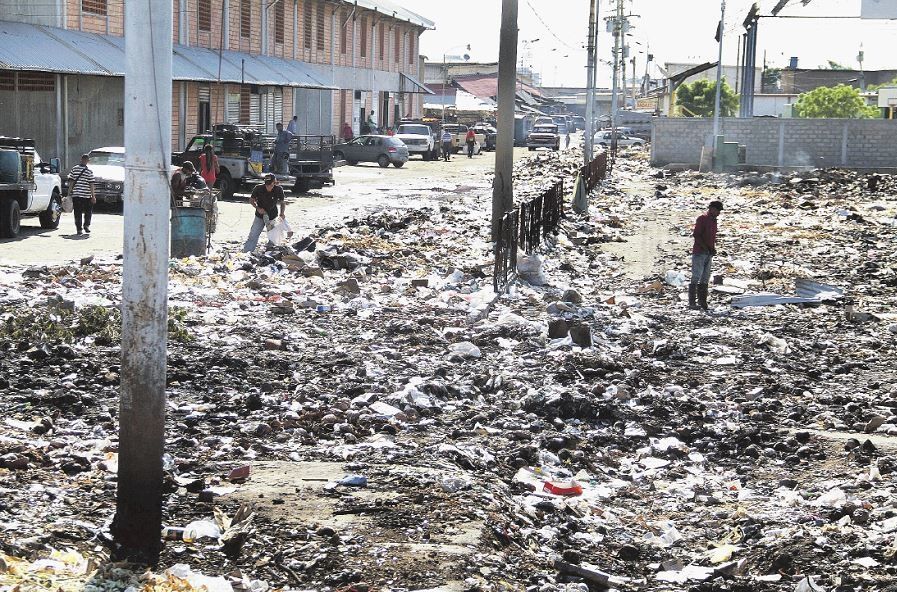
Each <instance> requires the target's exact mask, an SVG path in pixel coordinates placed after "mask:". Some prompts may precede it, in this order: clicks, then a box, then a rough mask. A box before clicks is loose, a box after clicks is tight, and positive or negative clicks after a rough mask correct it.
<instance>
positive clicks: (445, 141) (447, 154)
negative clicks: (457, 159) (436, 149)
mask: <svg viewBox="0 0 897 592" xmlns="http://www.w3.org/2000/svg"><path fill="white" fill-rule="evenodd" d="M442 158H443V159H444V160H445V161H446V162H448V161H450V160H451V159H452V133H451V132H450V131H448V130H447V129H444V130H442Z"/></svg>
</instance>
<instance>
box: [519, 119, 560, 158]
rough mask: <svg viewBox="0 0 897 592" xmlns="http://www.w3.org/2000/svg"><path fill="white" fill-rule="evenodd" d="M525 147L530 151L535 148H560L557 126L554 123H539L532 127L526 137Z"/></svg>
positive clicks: (556, 149)
mask: <svg viewBox="0 0 897 592" xmlns="http://www.w3.org/2000/svg"><path fill="white" fill-rule="evenodd" d="M526 147H527V148H529V150H530V152H532V151H533V150H535V149H536V148H551V149H552V150H554V151H558V150H560V149H561V136H560V135H559V134H558V126H557V125H556V124H554V123H541V124H538V125H536V127H534V128H533V131H531V132H530V133H529V136H528V137H527V138H526Z"/></svg>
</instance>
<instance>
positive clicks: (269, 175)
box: [265, 173, 274, 183]
mask: <svg viewBox="0 0 897 592" xmlns="http://www.w3.org/2000/svg"><path fill="white" fill-rule="evenodd" d="M273 180H274V175H272V174H270V173H269V174H267V175H265V183H268V182H269V181H273Z"/></svg>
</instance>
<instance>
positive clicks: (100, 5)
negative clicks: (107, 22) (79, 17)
mask: <svg viewBox="0 0 897 592" xmlns="http://www.w3.org/2000/svg"><path fill="white" fill-rule="evenodd" d="M108 11H109V9H108V6H107V5H106V0H81V12H89V13H91V14H99V15H100V16H106V15H107V14H108Z"/></svg>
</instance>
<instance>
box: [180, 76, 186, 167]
mask: <svg viewBox="0 0 897 592" xmlns="http://www.w3.org/2000/svg"><path fill="white" fill-rule="evenodd" d="M180 87H181V89H180V90H181V93H180V97H179V98H178V149H179V150H183V149H184V148H186V147H187V81H186V80H182V81H181V84H180Z"/></svg>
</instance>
